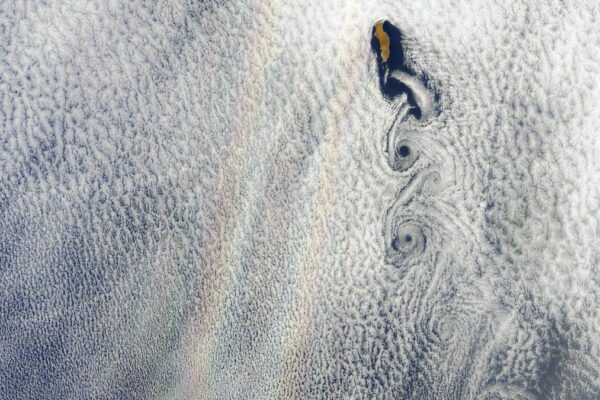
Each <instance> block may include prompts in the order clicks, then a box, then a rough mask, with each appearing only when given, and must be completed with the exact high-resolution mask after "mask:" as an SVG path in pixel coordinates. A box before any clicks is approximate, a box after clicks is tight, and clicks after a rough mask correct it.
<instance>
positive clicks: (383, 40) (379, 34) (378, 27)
mask: <svg viewBox="0 0 600 400" xmlns="http://www.w3.org/2000/svg"><path fill="white" fill-rule="evenodd" d="M383 22H384V21H379V22H377V23H376V24H375V32H374V33H373V34H374V35H375V38H377V41H379V48H380V50H381V59H382V60H383V62H387V60H388V58H389V57H390V37H389V36H388V34H387V33H386V32H385V31H384V30H383Z"/></svg>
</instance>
